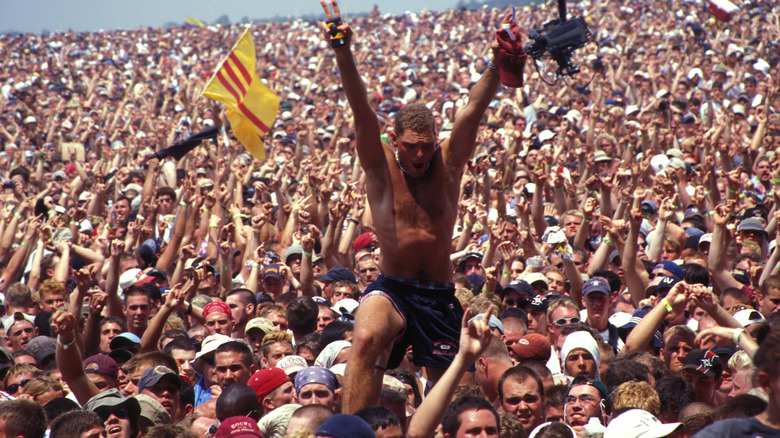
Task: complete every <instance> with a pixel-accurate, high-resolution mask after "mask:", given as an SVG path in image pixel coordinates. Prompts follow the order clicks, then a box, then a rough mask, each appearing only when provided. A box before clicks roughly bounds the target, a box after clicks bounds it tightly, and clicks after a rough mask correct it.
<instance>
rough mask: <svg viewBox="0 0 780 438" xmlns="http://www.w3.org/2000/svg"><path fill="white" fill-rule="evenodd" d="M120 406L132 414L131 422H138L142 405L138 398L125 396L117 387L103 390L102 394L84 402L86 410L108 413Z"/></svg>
mask: <svg viewBox="0 0 780 438" xmlns="http://www.w3.org/2000/svg"><path fill="white" fill-rule="evenodd" d="M119 408H124V409H126V410H127V412H128V413H129V414H130V416H129V417H130V423H131V424H133V423H135V424H137V422H138V417H139V416H140V415H141V405H140V404H139V403H138V400H136V399H135V398H132V397H125V396H123V395H122V393H121V392H119V390H118V389H116V388H111V389H109V390H106V391H103V392H101V393H100V394H97V395H95V396H93V397H92V398H90V399H89V401H87V403H85V404H84V410H85V411H92V412H96V413H98V414H100V413H101V412H102V413H106V414H110V412H111V411H114V410H116V409H119Z"/></svg>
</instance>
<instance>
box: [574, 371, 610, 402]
mask: <svg viewBox="0 0 780 438" xmlns="http://www.w3.org/2000/svg"><path fill="white" fill-rule="evenodd" d="M579 385H588V386H592V387H594V388H596V389H597V390H598V391H599V394H601V398H604V399H606V398H607V394H609V391H607V387H606V385H604V383H603V382H602V381H601V380H599V379H589V378H588V377H586V376H585V375H582V374H580V375H578V376H577V377H575V378H574V380H572V381H571V383H570V384H569V389H567V390H566V393H567V394H568V393H569V392H570V391H571V389H572V388H573V387H575V386H579Z"/></svg>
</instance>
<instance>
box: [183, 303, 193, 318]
mask: <svg viewBox="0 0 780 438" xmlns="http://www.w3.org/2000/svg"><path fill="white" fill-rule="evenodd" d="M191 313H192V301H190V304H189V305H187V310H185V311H184V314H185V315H189V314H191Z"/></svg>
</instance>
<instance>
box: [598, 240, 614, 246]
mask: <svg viewBox="0 0 780 438" xmlns="http://www.w3.org/2000/svg"><path fill="white" fill-rule="evenodd" d="M601 241H602V242H603V243H606V244H607V245H609V246H613V245H614V244H615V243H614V242H612V241H611V240H609V239H601Z"/></svg>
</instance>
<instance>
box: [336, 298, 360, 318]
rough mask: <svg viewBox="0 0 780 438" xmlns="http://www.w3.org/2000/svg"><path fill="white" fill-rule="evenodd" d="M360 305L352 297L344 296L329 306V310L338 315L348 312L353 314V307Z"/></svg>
mask: <svg viewBox="0 0 780 438" xmlns="http://www.w3.org/2000/svg"><path fill="white" fill-rule="evenodd" d="M358 306H360V303H359V302H357V301H356V300H353V299H352V298H344V299H343V300H339V301H338V302H336V304H334V305H333V306H331V308H330V310H332V311H334V312H336V313H338V314H339V315H342V316H343V315H344V314H349V315H354V314H355V309H357V308H358Z"/></svg>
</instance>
